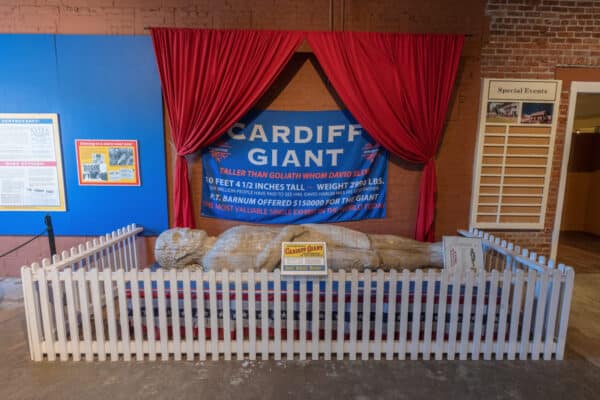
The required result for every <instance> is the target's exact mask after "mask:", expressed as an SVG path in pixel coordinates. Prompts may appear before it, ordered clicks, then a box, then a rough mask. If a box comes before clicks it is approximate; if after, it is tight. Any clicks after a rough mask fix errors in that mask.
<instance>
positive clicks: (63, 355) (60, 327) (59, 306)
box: [49, 268, 69, 361]
mask: <svg viewBox="0 0 600 400" xmlns="http://www.w3.org/2000/svg"><path fill="white" fill-rule="evenodd" d="M49 275H50V280H51V281H52V298H53V299H52V300H53V301H54V316H55V318H56V335H57V339H58V341H57V345H58V352H59V354H60V360H61V361H67V360H68V359H69V354H68V353H67V334H66V331H65V313H64V305H63V293H62V290H61V284H60V277H59V272H58V270H57V269H56V268H54V269H52V270H50V274H49Z"/></svg>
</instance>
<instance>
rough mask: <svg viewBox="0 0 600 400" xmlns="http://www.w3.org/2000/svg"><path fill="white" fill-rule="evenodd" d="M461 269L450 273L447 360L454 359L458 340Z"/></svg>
mask: <svg viewBox="0 0 600 400" xmlns="http://www.w3.org/2000/svg"><path fill="white" fill-rule="evenodd" d="M461 272H462V271H461V270H455V271H454V273H453V274H452V279H451V282H452V298H451V301H452V303H451V305H450V333H449V334H448V354H447V357H448V360H454V357H455V355H456V344H457V342H458V336H457V331H458V308H459V303H460V283H461V282H462V277H463V275H462V273H461Z"/></svg>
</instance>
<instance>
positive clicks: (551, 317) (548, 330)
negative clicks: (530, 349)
mask: <svg viewBox="0 0 600 400" xmlns="http://www.w3.org/2000/svg"><path fill="white" fill-rule="evenodd" d="M561 279H562V273H561V272H560V271H559V270H556V269H555V270H553V271H552V284H551V293H550V302H549V307H548V313H547V314H546V315H547V318H546V327H545V329H544V330H545V333H544V348H543V351H544V360H551V359H552V353H554V350H555V344H556V342H555V340H554V330H555V329H556V312H557V310H558V298H559V296H560V281H561Z"/></svg>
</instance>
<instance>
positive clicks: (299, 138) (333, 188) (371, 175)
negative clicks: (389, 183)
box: [202, 111, 387, 224]
mask: <svg viewBox="0 0 600 400" xmlns="http://www.w3.org/2000/svg"><path fill="white" fill-rule="evenodd" d="M202 165H203V177H202V178H203V182H202V184H203V186H202V214H203V215H205V216H209V217H216V218H223V219H234V220H240V221H248V222H256V223H273V224H293V223H313V222H315V223H316V222H337V221H350V220H360V219H365V218H383V217H385V196H386V177H387V153H386V152H385V150H384V149H383V148H382V147H381V146H379V144H377V143H376V142H374V141H373V139H372V138H371V137H370V136H369V135H368V134H367V133H366V132H365V131H364V130H363V129H362V127H361V126H360V125H359V124H358V123H357V122H356V121H355V120H354V118H353V117H352V116H351V115H350V114H349V113H347V112H345V111H317V112H287V111H262V112H255V113H253V114H251V115H248V116H247V117H246V118H244V120H242V121H241V122H238V123H236V124H235V125H234V126H233V127H232V128H230V129H229V131H228V132H227V133H225V134H224V135H223V137H222V138H221V140H219V141H218V142H217V143H215V144H214V145H212V146H210V147H209V148H207V149H206V150H205V151H204V153H203V155H202Z"/></svg>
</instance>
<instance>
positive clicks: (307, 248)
mask: <svg viewBox="0 0 600 400" xmlns="http://www.w3.org/2000/svg"><path fill="white" fill-rule="evenodd" d="M281 275H309V276H325V275H327V245H326V244H325V242H282V243H281Z"/></svg>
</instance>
